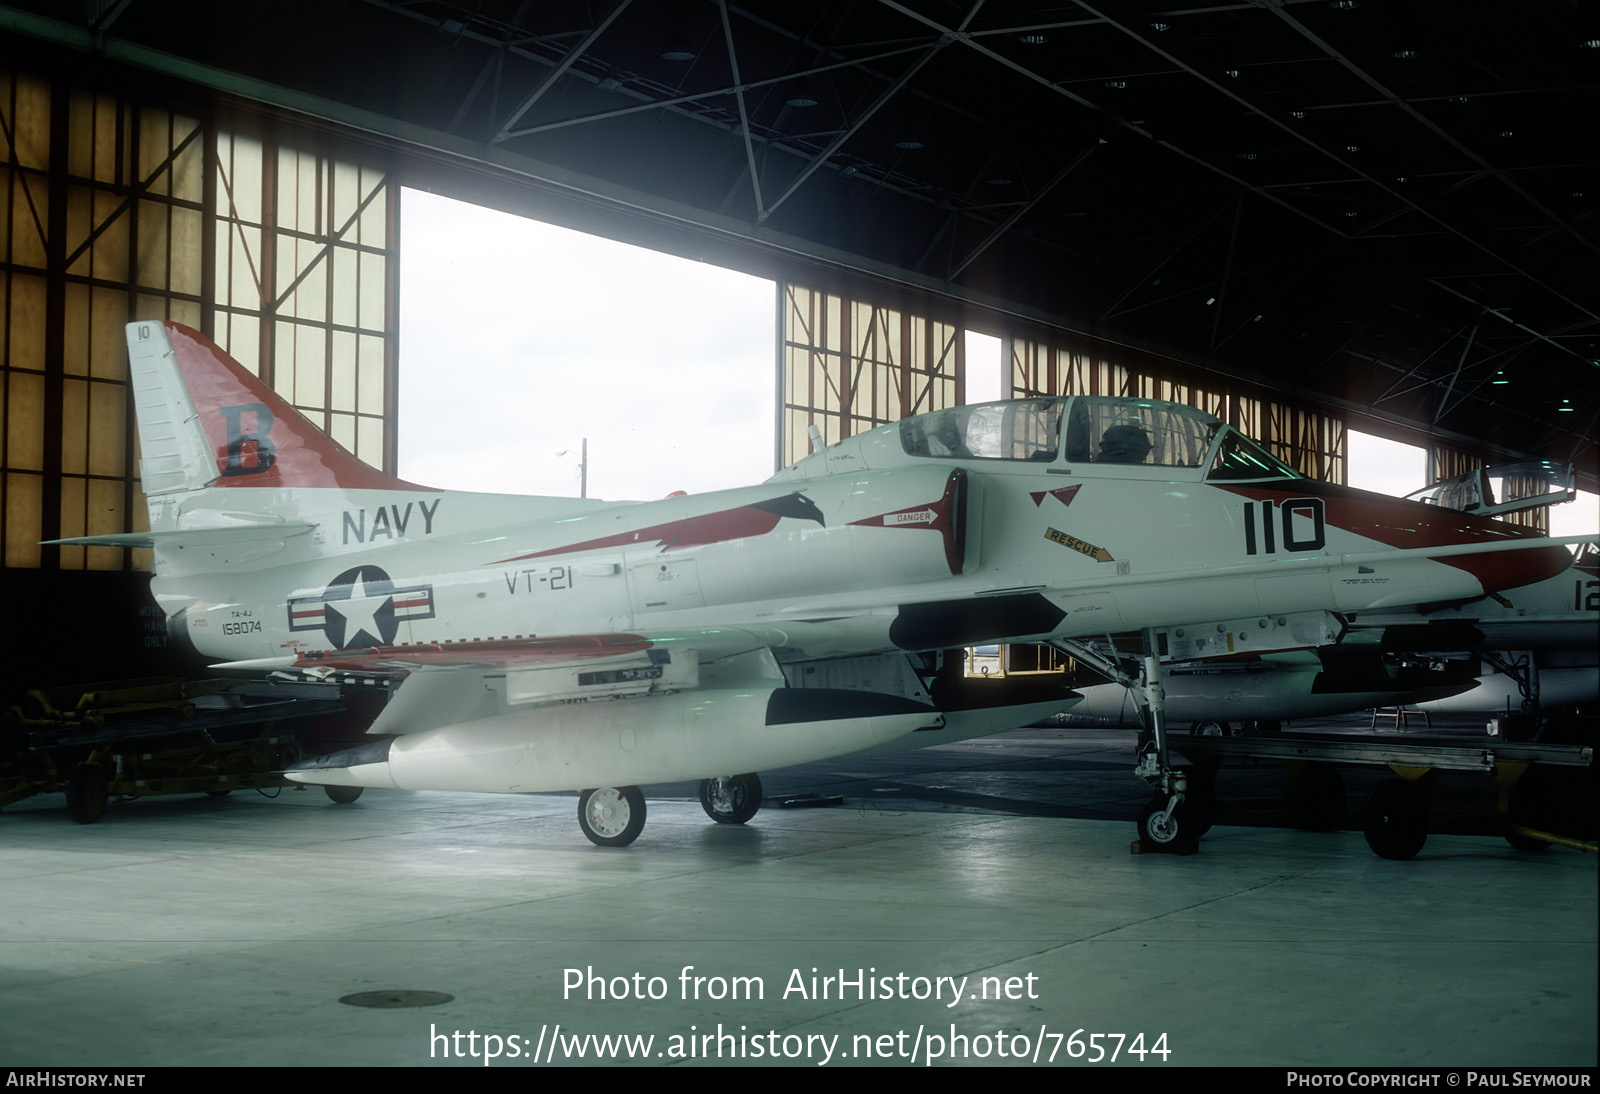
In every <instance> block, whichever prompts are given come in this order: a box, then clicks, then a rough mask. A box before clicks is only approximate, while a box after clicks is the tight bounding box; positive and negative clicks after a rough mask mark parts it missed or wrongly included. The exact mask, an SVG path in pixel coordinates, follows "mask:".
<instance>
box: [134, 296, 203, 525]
mask: <svg viewBox="0 0 1600 1094" xmlns="http://www.w3.org/2000/svg"><path fill="white" fill-rule="evenodd" d="M127 334H128V375H129V378H130V379H131V380H132V382H133V403H134V413H135V415H136V417H137V418H138V422H139V479H140V482H141V484H142V485H143V487H144V492H145V495H146V496H147V497H156V496H159V495H161V494H170V493H173V492H175V491H181V490H199V489H202V488H203V487H205V486H206V485H207V484H209V483H210V482H211V480H212V479H214V478H216V477H217V467H216V461H215V460H214V459H213V458H212V456H211V448H210V445H209V444H208V443H207V441H206V434H205V430H204V429H203V428H201V425H200V419H199V416H198V415H197V414H196V413H195V407H194V401H193V400H192V399H190V398H189V392H188V390H187V389H186V388H185V387H184V384H183V377H182V376H181V375H179V373H178V370H177V367H176V362H175V360H174V358H173V353H172V346H171V345H170V344H169V343H168V340H167V332H166V327H165V325H164V324H161V323H156V322H147V323H130V324H128V331H127Z"/></svg>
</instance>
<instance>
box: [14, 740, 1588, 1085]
mask: <svg viewBox="0 0 1600 1094" xmlns="http://www.w3.org/2000/svg"><path fill="white" fill-rule="evenodd" d="M1131 744H1132V735H1131V734H1129V733H1128V732H1126V731H1117V730H1083V729H1054V728H1051V729H1038V728H1036V729H1028V730H1020V731H1017V732H1015V733H1011V734H1006V735H1003V736H1000V737H995V738H989V739H986V740H979V741H971V742H966V743H962V744H957V745H949V746H944V747H941V748H935V749H926V750H922V751H919V752H912V753H902V754H898V755H890V756H883V757H874V758H849V757H846V758H840V759H835V760H832V761H828V762H826V763H822V764H816V765H812V766H810V767H806V768H798V769H791V770H789V771H784V772H775V773H765V772H764V773H763V778H764V781H765V783H766V791H767V799H768V802H769V805H768V806H767V807H766V808H764V809H763V810H762V812H761V813H760V814H758V815H757V816H756V818H755V819H754V820H753V821H752V822H751V823H750V824H749V825H747V826H744V827H737V826H730V825H715V824H712V823H710V822H709V821H708V820H707V819H706V817H705V816H704V815H703V813H702V812H701V809H700V805H699V803H698V801H697V800H696V799H695V798H694V797H693V788H692V787H683V786H680V787H656V788H650V789H651V796H650V800H649V824H648V826H647V827H646V829H645V832H644V835H643V836H642V837H641V838H640V839H639V840H638V842H636V843H635V844H633V845H632V846H631V847H627V848H623V849H611V848H599V847H595V846H592V845H591V844H590V843H589V842H588V841H587V840H585V839H584V838H583V836H582V835H581V833H580V832H579V831H578V829H577V825H576V819H575V812H576V811H575V803H574V798H573V796H570V795H568V796H562V795H548V796H545V795H540V796H492V795H468V794H453V793H403V792H390V793H382V792H378V791H368V792H367V793H366V794H365V795H364V796H363V797H362V798H361V800H360V801H359V802H357V803H355V804H354V805H334V804H332V803H330V802H329V801H328V800H327V798H326V797H325V796H324V795H323V794H322V793H321V792H320V791H317V790H314V789H313V790H285V791H283V792H281V793H280V794H278V796H276V797H267V796H265V795H263V794H256V793H243V792H241V793H235V794H234V795H232V796H231V797H228V798H223V799H211V798H206V797H200V796H192V797H170V798H145V799H140V800H137V801H129V802H118V803H113V804H112V806H111V808H110V809H109V810H108V811H107V813H106V815H105V817H104V819H103V820H102V821H101V822H100V823H98V824H95V825H87V826H80V825H76V824H73V823H71V822H70V821H69V820H68V819H67V816H66V812H65V809H64V806H63V802H62V798H61V796H59V795H52V796H42V797H38V798H34V799H30V800H28V801H25V802H23V803H20V804H18V805H15V806H12V807H9V808H7V809H6V810H5V812H4V814H3V815H0V886H3V891H4V894H5V896H4V913H3V915H0V1012H3V1020H0V1064H4V1065H11V1066H28V1067H35V1066H44V1065H76V1066H85V1065H97V1066H114V1067H118V1068H128V1069H135V1070H136V1069H138V1068H141V1067H151V1066H163V1065H220V1066H233V1065H400V1066H438V1065H471V1066H478V1067H482V1066H484V1065H485V1063H486V1057H492V1059H489V1060H488V1061H487V1062H489V1063H490V1064H491V1065H492V1066H496V1067H500V1068H506V1067H518V1066H528V1065H529V1064H530V1063H531V1062H532V1058H534V1057H537V1059H538V1061H539V1062H540V1063H546V1062H556V1063H572V1064H576V1063H593V1062H602V1061H603V1062H606V1063H616V1062H628V1061H629V1060H630V1059H631V1060H633V1061H634V1062H639V1063H646V1062H648V1063H658V1064H659V1063H672V1062H679V1061H687V1062H691V1063H702V1062H708V1061H709V1062H719V1061H720V1062H725V1063H737V1062H744V1063H756V1064H768V1063H773V1062H778V1063H792V1064H811V1065H816V1064H821V1063H831V1064H864V1063H889V1064H911V1063H916V1064H919V1065H920V1064H922V1063H925V1062H927V1061H928V1060H929V1058H932V1059H933V1061H934V1062H948V1061H954V1062H958V1063H988V1064H995V1063H1012V1064H1014V1063H1019V1062H1020V1063H1027V1064H1031V1063H1034V1062H1035V1061H1037V1062H1038V1063H1041V1064H1042V1063H1048V1062H1051V1061H1052V1058H1053V1062H1054V1063H1055V1064H1057V1065H1083V1064H1086V1063H1087V1062H1088V1061H1089V1060H1092V1059H1094V1058H1095V1056H1096V1055H1097V1054H1099V1055H1102V1056H1104V1057H1105V1058H1106V1059H1107V1060H1109V1058H1110V1057H1111V1055H1112V1051H1113V1050H1114V1049H1115V1050H1116V1051H1117V1054H1118V1058H1117V1060H1116V1063H1117V1064H1118V1065H1119V1066H1129V1067H1135V1068H1138V1067H1155V1066H1162V1065H1229V1064H1232V1065H1271V1066H1279V1067H1284V1066H1296V1065H1308V1066H1309V1065H1328V1066H1363V1065H1394V1066H1412V1067H1416V1066H1458V1067H1459V1066H1472V1065H1482V1066H1492V1065H1502V1066H1534V1065H1543V1066H1550V1065H1562V1066H1582V1065H1587V1066H1591V1067H1592V1066H1594V1065H1595V1064H1596V1054H1597V1043H1596V1042H1597V1035H1596V1028H1597V1014H1596V1000H1597V996H1600V991H1597V983H1596V981H1597V972H1596V970H1597V968H1600V953H1597V932H1600V927H1597V923H1600V914H1597V912H1600V909H1597V906H1596V905H1597V885H1596V859H1595V856H1593V855H1586V854H1581V853H1578V852H1575V851H1571V850H1567V849H1564V848H1560V847H1557V848H1552V849H1550V850H1548V851H1545V852H1543V853H1537V854H1528V853H1522V852H1518V851H1516V850H1513V849H1512V848H1511V847H1510V846H1509V845H1508V844H1507V843H1506V842H1505V841H1504V840H1502V839H1499V838H1497V837H1494V836H1492V835H1481V834H1480V835H1438V834H1435V835H1432V836H1430V837H1429V839H1428V842H1427V844H1426V846H1425V847H1424V849H1423V851H1422V853H1421V854H1419V855H1418V856H1417V857H1416V858H1415V859H1412V860H1410V861H1390V860H1385V859H1381V858H1378V857H1376V856H1374V855H1373V854H1372V853H1371V852H1370V851H1369V850H1368V848H1367V846H1366V843H1365V841H1364V839H1363V838H1362V835H1361V833H1360V832H1359V831H1358V830H1355V829H1354V828H1347V829H1345V830H1341V831H1334V832H1323V833H1309V832H1304V831H1300V830H1298V829H1294V828H1291V827H1289V826H1288V824H1287V821H1286V820H1285V818H1284V816H1283V814H1282V813H1281V812H1276V811H1273V810H1266V811H1261V810H1259V809H1255V810H1252V809H1250V808H1249V807H1248V806H1247V805H1241V806H1239V807H1237V808H1235V807H1233V806H1230V805H1229V804H1228V801H1229V800H1230V799H1248V798H1251V797H1252V796H1253V797H1255V798H1257V799H1260V798H1263V797H1267V796H1270V795H1272V794H1275V793H1276V792H1277V789H1278V786H1279V785H1280V784H1281V775H1282V772H1281V770H1274V765H1271V764H1266V765H1262V766H1257V767H1248V766H1246V767H1237V768H1236V767H1232V766H1230V767H1228V768H1225V769H1224V772H1223V775H1222V777H1221V778H1220V779H1219V782H1218V788H1219V793H1220V795H1221V796H1222V798H1223V799H1224V802H1223V804H1222V806H1220V807H1219V814H1218V823H1217V825H1216V827H1215V828H1213V829H1212V831H1211V832H1210V834H1209V835H1207V836H1206V838H1205V839H1204V840H1203V841H1202V842H1201V849H1200V851H1199V853H1198V854H1194V855H1191V856H1186V857H1180V856H1171V855H1149V854H1145V855H1131V854H1130V853H1129V845H1130V841H1131V839H1132V837H1133V835H1134V825H1133V817H1134V816H1135V815H1136V814H1137V812H1138V809H1139V807H1140V805H1142V804H1143V802H1144V801H1145V800H1146V798H1147V796H1148V794H1147V791H1146V790H1145V788H1144V787H1143V785H1142V784H1141V783H1139V782H1138V781H1137V780H1135V779H1134V778H1133V777H1132V776H1131V774H1130V768H1131V755H1132V748H1131ZM1347 775H1348V769H1347ZM1375 777H1376V776H1374V778H1375ZM806 792H812V793H818V794H839V795H842V796H843V798H844V802H843V804H842V805H839V806H835V807H831V808H795V809H785V808H780V807H775V806H773V805H772V804H770V803H771V802H772V801H773V799H775V798H778V797H781V796H785V795H792V794H799V793H806ZM1364 793H1365V789H1364V787H1363V785H1361V784H1360V782H1359V775H1357V776H1354V777H1350V778H1349V802H1350V806H1351V810H1350V812H1351V814H1352V815H1354V816H1357V817H1358V816H1359V813H1360V810H1359V805H1360V802H1361V800H1362V797H1363V796H1364ZM362 993H366V999H365V1001H367V1002H378V1003H388V1004H390V1005H389V1006H376V1007H373V1006H355V1005H347V1004H345V1003H343V1002H341V999H343V998H345V997H349V996H359V995H361V994H362ZM416 993H438V994H439V995H440V996H449V997H450V998H449V999H448V1001H444V1002H439V1003H438V1004H437V1005H422V1004H425V1003H430V1002H433V1001H434V999H436V998H437V996H433V995H427V994H416ZM558 1027H559V1028H558ZM1102 1034H1103V1035H1106V1036H1096V1035H1102ZM621 1035H626V1036H627V1037H628V1038H629V1039H627V1040H622V1039H618V1038H619V1037H620V1036H621ZM1118 1035H1120V1036H1118ZM607 1037H610V1038H613V1039H612V1040H610V1041H605V1040H604V1039H605V1038H607ZM1074 1037H1076V1040H1074ZM644 1038H652V1039H651V1040H649V1041H645V1040H643V1039H644ZM580 1052H581V1053H582V1054H583V1055H582V1056H581V1057H580V1055H579V1053H580Z"/></svg>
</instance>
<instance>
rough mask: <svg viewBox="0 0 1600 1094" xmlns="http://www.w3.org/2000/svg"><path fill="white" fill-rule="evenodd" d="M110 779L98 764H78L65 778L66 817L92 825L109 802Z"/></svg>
mask: <svg viewBox="0 0 1600 1094" xmlns="http://www.w3.org/2000/svg"><path fill="white" fill-rule="evenodd" d="M110 785H111V783H110V779H109V778H108V777H107V776H106V769H105V768H104V767H103V766H101V765H100V764H79V765H78V766H77V767H75V768H73V769H72V774H71V775H69V776H68V777H67V815H68V816H70V817H71V818H72V819H73V820H75V821H77V822H78V823H79V824H93V823H95V822H96V821H98V820H99V819H100V815H101V814H102V813H104V812H105V811H106V803H107V802H108V801H110V800H111V795H110Z"/></svg>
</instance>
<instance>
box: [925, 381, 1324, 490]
mask: <svg viewBox="0 0 1600 1094" xmlns="http://www.w3.org/2000/svg"><path fill="white" fill-rule="evenodd" d="M898 429H899V433H900V445H901V447H902V448H903V449H904V451H905V453H906V455H908V456H917V457H924V458H928V459H944V460H1007V461H1013V462H1027V463H1040V464H1045V463H1058V462H1066V463H1071V464H1101V465H1118V466H1123V467H1170V468H1189V469H1200V468H1204V469H1205V478H1206V479H1208V480H1229V481H1242V480H1250V479H1296V478H1299V477H1300V475H1299V474H1298V473H1296V472H1295V471H1294V470H1293V469H1292V468H1290V467H1289V466H1287V465H1286V464H1284V463H1283V462H1282V461H1281V460H1279V459H1277V458H1276V457H1275V456H1273V455H1271V454H1270V453H1269V452H1267V451H1266V450H1265V449H1263V448H1262V447H1261V446H1260V445H1258V444H1256V442H1254V441H1252V440H1250V439H1249V438H1248V437H1246V436H1245V435H1244V434H1243V433H1240V432H1239V431H1238V430H1237V429H1235V428H1233V427H1232V426H1230V425H1228V423H1226V422H1224V421H1222V420H1221V419H1220V418H1217V417H1214V416H1213V415H1210V414H1207V413H1205V412H1204V411H1201V410H1196V409H1195V408H1194V407H1188V406H1183V405H1181V404H1178V403H1164V402H1159V401H1157V400H1153V399H1136V398H1125V397H1112V396H1094V395H1078V396H1057V397H1053V398H1035V399H1016V400H1011V401H1008V402H998V403H976V404H974V405H971V406H956V407H950V408H948V409H945V410H938V411H934V412H933V413H931V414H923V415H919V416H918V417H915V418H907V419H905V420H904V421H902V422H900V423H899V426H898Z"/></svg>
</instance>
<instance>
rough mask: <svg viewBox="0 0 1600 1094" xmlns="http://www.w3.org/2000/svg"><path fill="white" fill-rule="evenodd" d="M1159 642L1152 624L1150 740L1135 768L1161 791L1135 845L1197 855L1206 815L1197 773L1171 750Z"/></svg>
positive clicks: (1145, 680)
mask: <svg viewBox="0 0 1600 1094" xmlns="http://www.w3.org/2000/svg"><path fill="white" fill-rule="evenodd" d="M1156 642H1157V637H1156V632H1155V631H1154V630H1146V631H1145V632H1144V666H1143V672H1142V673H1141V676H1140V690H1141V691H1142V693H1143V695H1142V700H1143V702H1142V705H1143V706H1144V708H1145V711H1146V712H1147V716H1146V719H1145V724H1146V725H1147V726H1148V728H1149V730H1150V740H1149V741H1148V742H1146V743H1145V744H1143V745H1142V746H1141V748H1140V751H1139V766H1138V767H1136V768H1135V769H1134V774H1135V775H1138V776H1139V777H1140V778H1141V779H1143V780H1144V781H1145V782H1147V783H1149V784H1150V787H1151V788H1152V789H1153V790H1154V791H1155V796H1154V797H1152V798H1151V799H1150V801H1149V803H1148V804H1146V805H1145V807H1144V809H1143V810H1141V811H1140V813H1139V842H1138V843H1137V844H1135V846H1134V849H1135V850H1136V851H1141V852H1149V851H1166V852H1169V853H1171V854H1179V855H1192V854H1194V853H1195V852H1196V851H1198V850H1199V849H1200V848H1199V845H1198V840H1199V838H1200V832H1201V823H1202V818H1200V817H1199V816H1198V815H1197V812H1196V810H1195V809H1194V808H1193V804H1194V803H1193V802H1191V800H1190V799H1191V793H1190V790H1189V779H1190V778H1191V777H1192V776H1191V775H1190V773H1188V772H1185V771H1183V770H1180V769H1178V768H1176V767H1173V766H1172V757H1171V755H1170V753H1169V752H1168V751H1167V697H1166V690H1165V689H1164V688H1163V687H1162V684H1161V657H1160V655H1159V653H1158V651H1157V646H1156ZM1207 820H1208V819H1207ZM1206 827H1209V823H1206Z"/></svg>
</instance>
